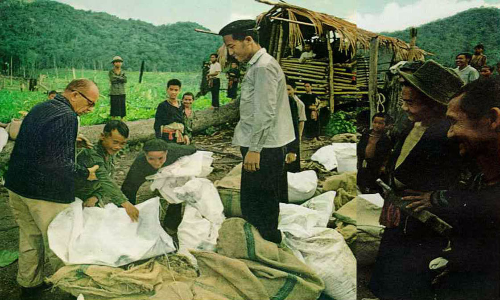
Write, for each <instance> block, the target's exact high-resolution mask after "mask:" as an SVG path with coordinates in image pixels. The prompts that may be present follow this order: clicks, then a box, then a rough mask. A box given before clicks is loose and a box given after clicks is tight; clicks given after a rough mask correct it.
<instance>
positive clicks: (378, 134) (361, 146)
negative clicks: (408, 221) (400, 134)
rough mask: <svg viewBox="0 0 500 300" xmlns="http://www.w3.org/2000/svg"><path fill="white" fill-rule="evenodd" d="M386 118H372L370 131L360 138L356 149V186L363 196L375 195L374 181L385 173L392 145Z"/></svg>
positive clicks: (379, 114)
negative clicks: (387, 130) (387, 131)
mask: <svg viewBox="0 0 500 300" xmlns="http://www.w3.org/2000/svg"><path fill="white" fill-rule="evenodd" d="M386 125H388V124H387V116H386V115H385V114H384V113H376V114H375V115H374V116H373V118H372V129H371V130H367V131H366V132H365V133H363V135H362V136H361V139H360V140H359V143H358V144H357V147H356V150H357V151H356V152H357V157H358V173H357V178H356V181H357V184H358V186H359V188H360V190H361V192H362V193H364V194H370V193H377V192H379V187H378V186H377V184H376V183H375V181H376V180H377V179H378V178H380V176H381V175H382V174H383V173H385V166H386V164H387V160H388V159H389V155H390V154H391V149H392V143H391V139H390V138H389V136H388V135H387V133H386V130H385V129H386Z"/></svg>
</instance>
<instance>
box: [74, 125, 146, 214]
mask: <svg viewBox="0 0 500 300" xmlns="http://www.w3.org/2000/svg"><path fill="white" fill-rule="evenodd" d="M128 136H129V129H128V126H127V124H125V123H123V122H122V121H118V120H111V121H108V122H107V123H106V125H105V126H104V130H103V132H102V133H101V138H100V140H99V141H98V142H97V144H96V145H95V146H94V147H93V148H92V149H83V150H81V151H80V152H79V153H78V154H77V160H78V162H79V163H80V164H82V165H84V166H87V167H88V166H93V165H98V166H99V169H98V170H97V172H96V175H97V180H96V181H85V180H82V179H77V180H76V183H75V185H76V196H77V197H78V198H80V199H82V200H83V201H84V202H83V206H84V207H94V206H96V205H97V204H99V206H101V207H104V205H106V204H108V203H114V204H115V205H116V206H118V207H123V208H125V211H126V212H127V215H128V216H129V217H130V219H131V220H132V221H134V222H136V221H137V220H138V219H139V210H138V209H137V208H136V207H135V206H134V205H133V204H132V203H130V202H129V200H128V199H127V197H126V196H125V195H124V194H123V193H122V192H121V191H120V187H119V186H118V184H116V182H115V181H114V179H113V175H114V173H115V155H116V153H118V152H119V151H120V150H121V149H123V147H125V145H126V144H127V139H128Z"/></svg>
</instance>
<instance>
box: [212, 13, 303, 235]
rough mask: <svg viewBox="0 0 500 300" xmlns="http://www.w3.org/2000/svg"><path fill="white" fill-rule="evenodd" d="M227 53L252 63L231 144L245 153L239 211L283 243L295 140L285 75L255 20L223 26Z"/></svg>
mask: <svg viewBox="0 0 500 300" xmlns="http://www.w3.org/2000/svg"><path fill="white" fill-rule="evenodd" d="M219 35H221V36H223V39H224V44H225V45H226V47H227V49H228V52H229V55H232V56H233V57H234V58H236V59H237V60H238V61H239V62H248V70H247V72H246V74H245V78H244V80H243V82H242V86H241V96H240V121H239V122H238V124H237V125H236V128H235V130H234V137H233V144H234V145H237V146H240V149H241V154H242V156H243V170H242V174H241V211H242V214H243V217H244V218H245V219H246V220H247V221H248V222H249V223H251V224H252V225H254V226H255V227H256V228H257V229H258V230H259V232H260V234H261V235H262V237H263V238H264V239H266V240H268V241H271V242H274V243H280V242H281V232H280V231H279V230H278V216H279V202H280V199H282V195H281V193H282V187H281V185H282V184H283V182H286V179H283V176H286V173H285V172H284V167H285V166H284V164H285V147H284V146H285V145H287V144H288V143H290V142H291V141H293V140H294V139H295V136H294V132H293V123H292V116H291V112H290V105H289V102H288V95H287V92H286V82H285V74H284V73H283V71H282V70H281V67H280V66H279V64H278V62H277V61H276V59H274V58H273V57H272V56H271V55H269V54H268V53H267V52H266V49H264V48H262V47H261V46H260V45H259V37H258V29H257V24H256V22H255V21H254V20H238V21H234V22H232V23H230V24H228V25H226V26H225V27H223V28H222V29H221V30H220V32H219Z"/></svg>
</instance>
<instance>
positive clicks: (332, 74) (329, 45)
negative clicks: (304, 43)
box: [326, 31, 335, 113]
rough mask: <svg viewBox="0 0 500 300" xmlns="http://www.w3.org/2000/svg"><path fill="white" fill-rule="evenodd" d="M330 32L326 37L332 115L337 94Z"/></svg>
mask: <svg viewBox="0 0 500 300" xmlns="http://www.w3.org/2000/svg"><path fill="white" fill-rule="evenodd" d="M330 32H331V31H328V32H327V33H326V35H327V37H326V45H327V46H328V63H329V64H330V80H329V84H330V113H333V112H334V111H335V97H334V95H335V93H334V91H333V90H334V84H333V80H334V76H335V73H334V70H333V50H332V45H331V43H330Z"/></svg>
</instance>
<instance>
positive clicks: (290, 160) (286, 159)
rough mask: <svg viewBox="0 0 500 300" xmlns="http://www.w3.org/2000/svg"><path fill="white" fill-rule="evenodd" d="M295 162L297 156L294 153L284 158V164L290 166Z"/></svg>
mask: <svg viewBox="0 0 500 300" xmlns="http://www.w3.org/2000/svg"><path fill="white" fill-rule="evenodd" d="M295 160H297V154H295V153H287V155H286V157H285V162H286V163H287V164H291V163H293V162H294V161H295Z"/></svg>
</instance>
